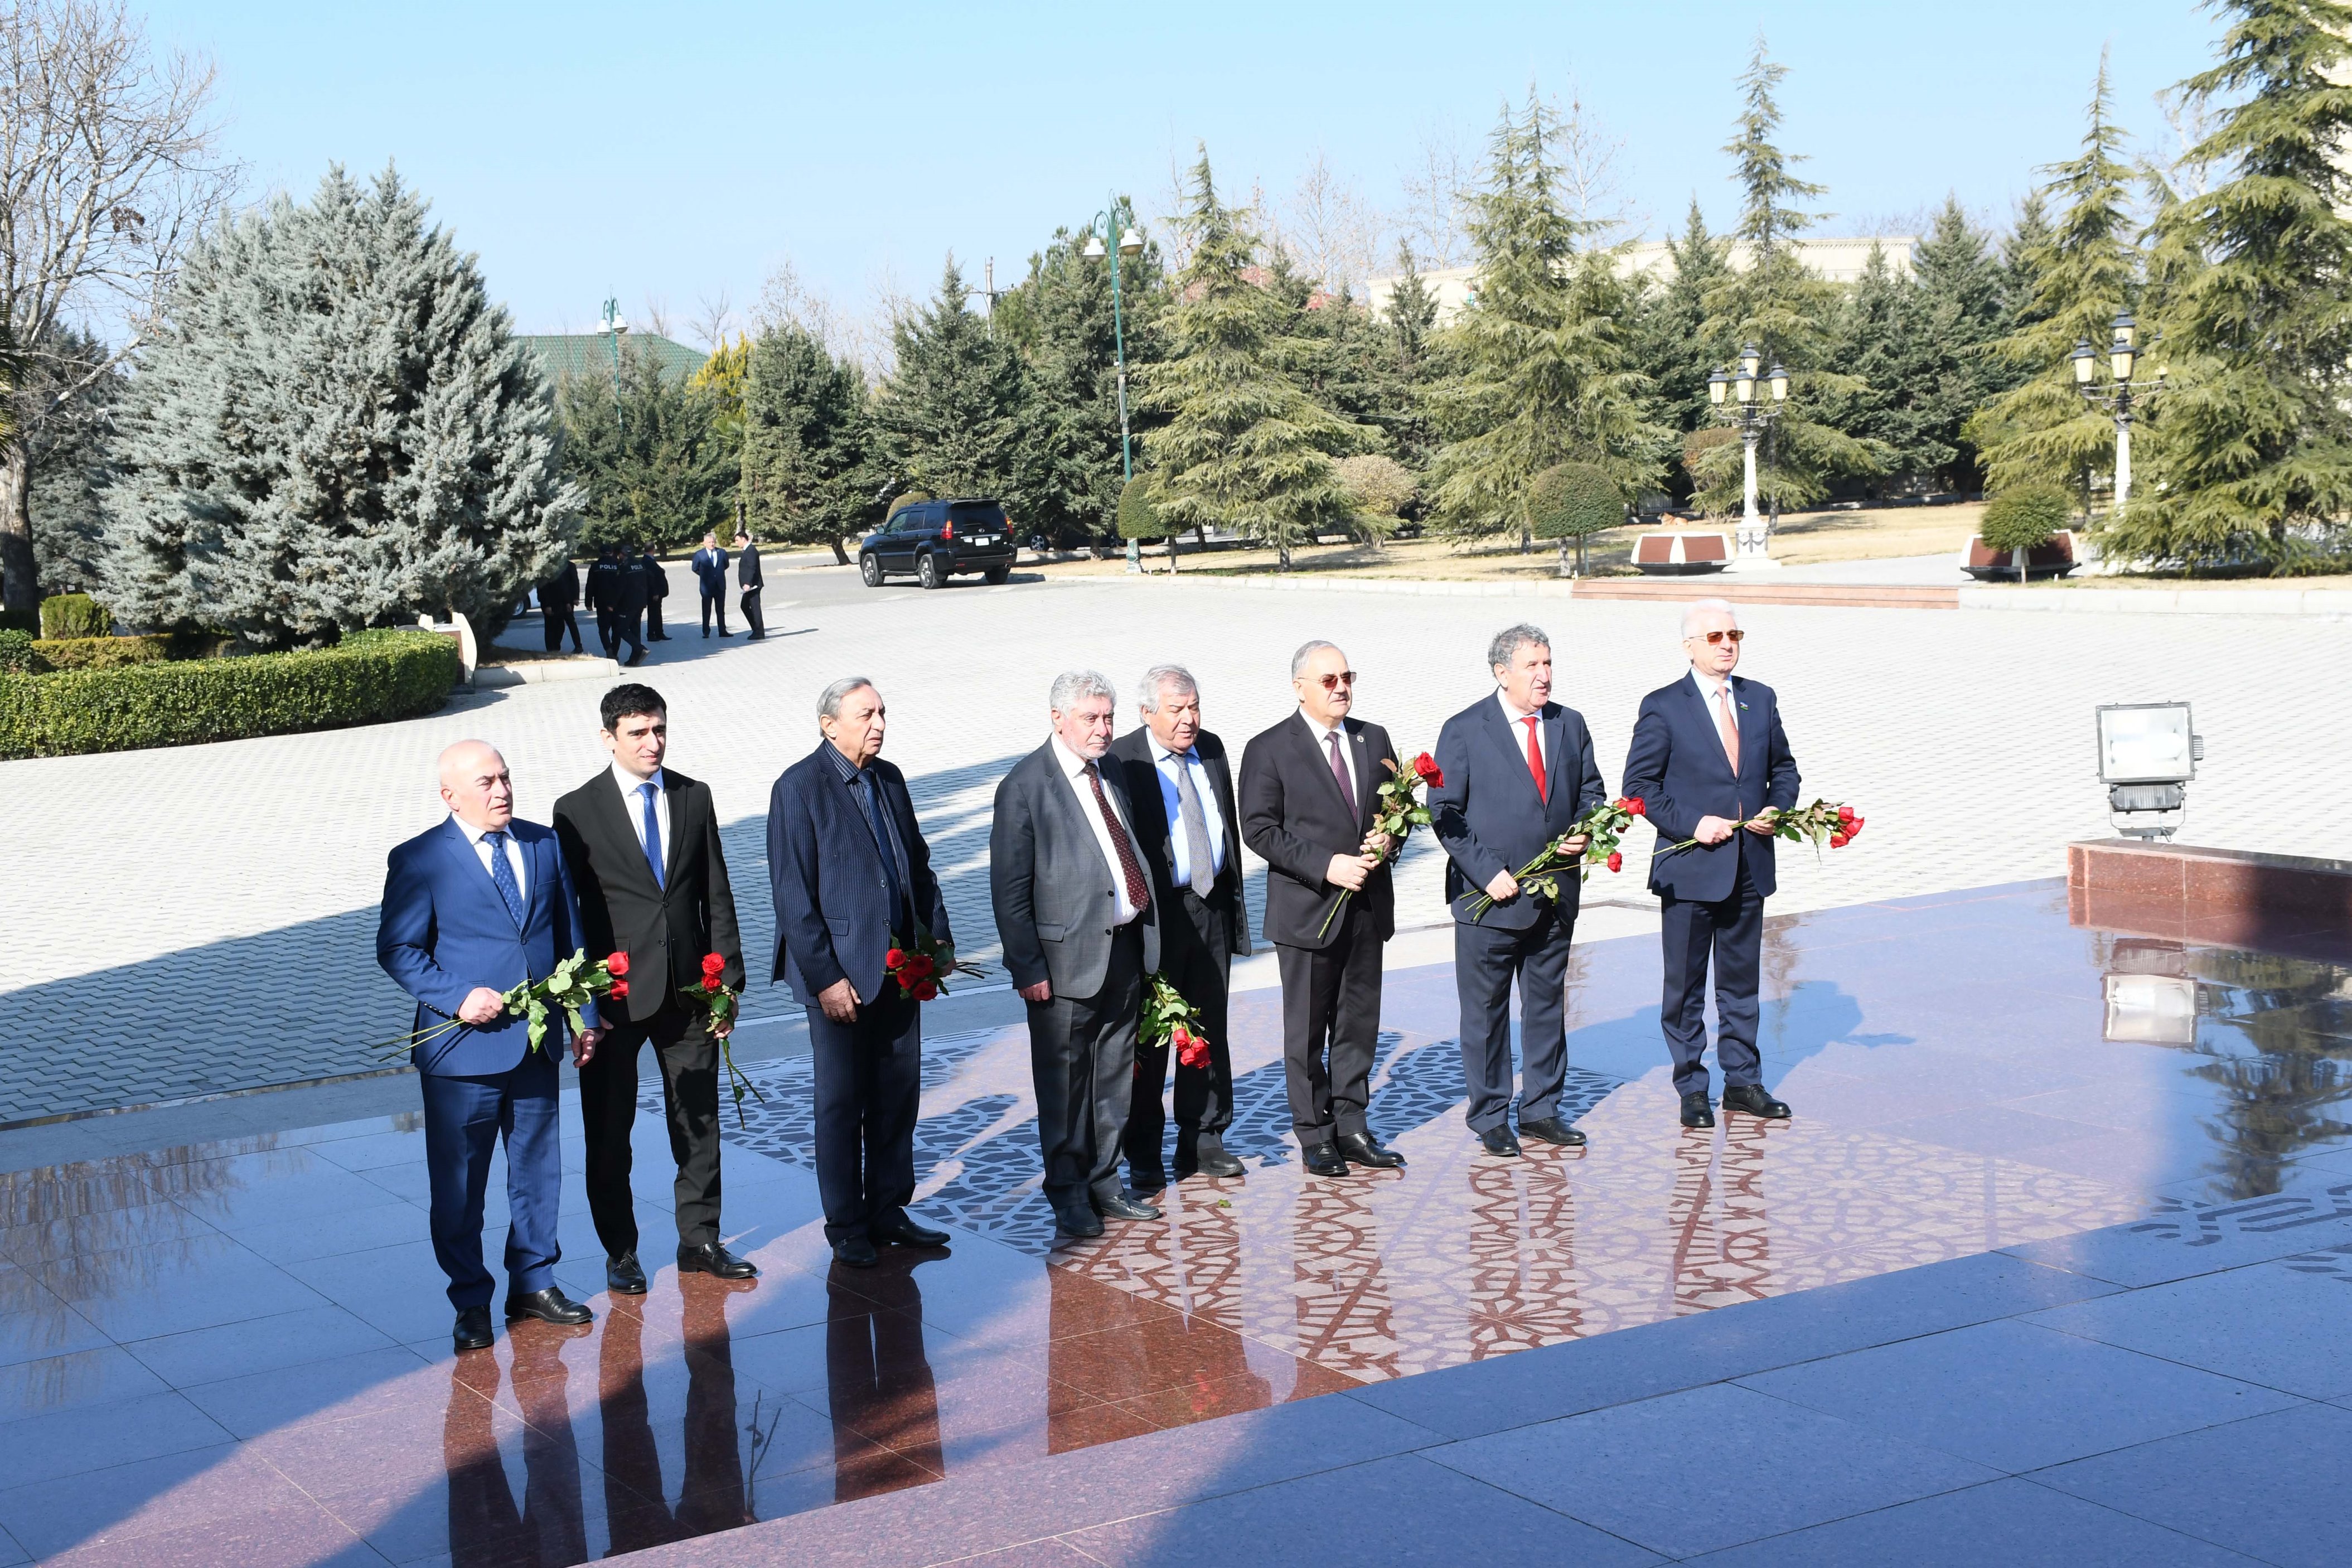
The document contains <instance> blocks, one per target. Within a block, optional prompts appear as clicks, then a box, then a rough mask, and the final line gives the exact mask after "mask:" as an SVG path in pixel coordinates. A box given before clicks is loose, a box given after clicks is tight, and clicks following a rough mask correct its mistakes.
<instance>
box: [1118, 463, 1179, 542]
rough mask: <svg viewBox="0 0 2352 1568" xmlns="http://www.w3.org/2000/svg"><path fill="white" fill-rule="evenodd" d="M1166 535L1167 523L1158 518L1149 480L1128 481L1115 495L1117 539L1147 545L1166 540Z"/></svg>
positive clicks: (1146, 476)
mask: <svg viewBox="0 0 2352 1568" xmlns="http://www.w3.org/2000/svg"><path fill="white" fill-rule="evenodd" d="M1168 534H1169V527H1168V521H1167V519H1165V518H1163V517H1161V516H1160V503H1159V500H1158V498H1157V497H1156V495H1155V494H1154V490H1153V486H1152V482H1151V476H1150V474H1138V475H1136V476H1135V478H1133V479H1129V480H1128V481H1127V484H1126V486H1125V488H1124V489H1121V490H1120V491H1119V492H1118V536H1119V537H1120V538H1121V539H1132V540H1134V541H1135V542H1138V543H1139V544H1148V543H1150V542H1152V541H1153V540H1158V539H1165V538H1167V537H1168Z"/></svg>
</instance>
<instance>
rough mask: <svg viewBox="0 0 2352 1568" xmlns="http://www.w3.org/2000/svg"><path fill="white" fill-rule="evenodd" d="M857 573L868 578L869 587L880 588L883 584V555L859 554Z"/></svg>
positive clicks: (867, 584)
mask: <svg viewBox="0 0 2352 1568" xmlns="http://www.w3.org/2000/svg"><path fill="white" fill-rule="evenodd" d="M857 574H858V575H859V576H860V577H863V578H865V579H866V586H867V587H869V588H879V587H880V586H881V585H882V559H881V557H880V556H878V555H873V554H866V555H861V556H859V557H858V558H857Z"/></svg>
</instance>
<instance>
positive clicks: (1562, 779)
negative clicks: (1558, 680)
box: [1543, 702, 1578, 811]
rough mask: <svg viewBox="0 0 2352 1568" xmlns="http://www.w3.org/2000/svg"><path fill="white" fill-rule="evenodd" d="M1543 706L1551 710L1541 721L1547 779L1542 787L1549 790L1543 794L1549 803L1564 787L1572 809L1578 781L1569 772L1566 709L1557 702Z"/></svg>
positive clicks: (1574, 804)
mask: <svg viewBox="0 0 2352 1568" xmlns="http://www.w3.org/2000/svg"><path fill="white" fill-rule="evenodd" d="M1545 706H1546V707H1548V708H1549V709H1550V710H1551V711H1550V712H1549V713H1547V714H1545V715H1544V721H1543V732H1544V776H1545V778H1546V780H1547V781H1548V782H1547V783H1546V784H1545V786H1544V787H1545V788H1546V789H1547V790H1548V791H1549V794H1548V795H1546V796H1545V800H1546V803H1547V805H1549V802H1550V801H1551V800H1552V799H1553V798H1554V797H1557V796H1558V795H1559V792H1560V791H1561V789H1563V788H1565V789H1566V790H1567V791H1568V793H1569V796H1570V799H1569V803H1568V804H1569V808H1570V811H1573V810H1574V809H1575V807H1576V800H1575V795H1576V785H1577V782H1578V781H1577V780H1576V779H1575V778H1574V777H1573V776H1571V775H1570V773H1569V765H1570V764H1569V758H1568V710H1567V709H1565V708H1563V707H1561V706H1560V705H1559V703H1557V702H1551V703H1547V704H1545Z"/></svg>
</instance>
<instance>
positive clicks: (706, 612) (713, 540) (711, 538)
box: [690, 533, 728, 637]
mask: <svg viewBox="0 0 2352 1568" xmlns="http://www.w3.org/2000/svg"><path fill="white" fill-rule="evenodd" d="M690 564H691V565H692V566H693V567H694V574H695V576H696V578H698V580H699V581H700V582H701V584H702V635H703V636H704V637H709V635H710V617H711V616H712V614H713V613H716V614H717V615H718V616H719V636H720V637H726V636H727V635H728V631H727V552H725V551H724V550H721V549H719V535H717V534H716V533H706V534H704V535H703V536H702V548H701V549H699V550H698V551H696V552H694V559H693V561H692V562H691V563H690Z"/></svg>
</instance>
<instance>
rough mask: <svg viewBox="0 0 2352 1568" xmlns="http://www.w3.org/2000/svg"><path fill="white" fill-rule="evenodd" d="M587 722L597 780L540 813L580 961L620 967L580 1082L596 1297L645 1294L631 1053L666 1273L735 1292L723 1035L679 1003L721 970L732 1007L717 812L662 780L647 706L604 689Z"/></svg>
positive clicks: (740, 1263) (732, 931)
mask: <svg viewBox="0 0 2352 1568" xmlns="http://www.w3.org/2000/svg"><path fill="white" fill-rule="evenodd" d="M598 716H599V719H600V721H602V724H603V729H602V731H600V735H599V738H600V739H601V740H603V742H604V748H605V750H607V751H608V752H612V754H613V763H612V765H611V766H610V767H606V768H600V769H598V770H597V772H596V776H595V777H593V778H592V779H590V780H589V781H588V782H587V783H586V784H582V785H581V786H580V787H579V788H578V789H575V790H573V791H572V793H571V794H570V795H565V796H564V797H563V798H562V800H559V801H557V802H556V803H555V836H556V838H557V840H558V841H559V842H560V843H561V844H562V846H563V859H564V864H565V865H566V866H567V867H569V868H571V872H572V885H573V887H575V888H576V889H578V890H579V894H580V921H581V925H582V927H583V929H584V930H585V931H586V932H587V946H588V949H589V951H590V952H597V953H604V952H627V953H628V955H629V972H628V974H627V976H626V978H627V981H628V985H629V991H628V994H627V996H626V997H625V998H621V999H617V1000H614V999H608V1000H607V1001H606V1003H605V1006H604V1010H605V1013H606V1020H605V1021H606V1022H607V1023H608V1024H609V1025H610V1026H611V1032H610V1033H609V1034H608V1035H607V1037H605V1039H604V1042H603V1048H602V1049H601V1050H599V1051H598V1052H597V1054H596V1057H595V1058H594V1059H593V1061H591V1062H590V1063H589V1064H588V1065H587V1066H586V1067H584V1068H582V1069H581V1076H580V1119H581V1121H582V1122H583V1124H584V1126H585V1128H586V1131H587V1142H588V1147H587V1178H588V1209H589V1213H590V1214H591V1215H593V1217H594V1219H595V1222H596V1237H597V1239H598V1240H599V1241H602V1242H603V1243H604V1282H605V1284H606V1285H607V1286H609V1287H610V1288H611V1289H614V1290H615V1291H617V1292H619V1293H621V1294H622V1295H638V1296H641V1295H643V1294H645V1289H646V1273H645V1269H644V1268H643V1266H641V1265H640V1264H639V1263H638V1261H637V1217H636V1205H635V1198H634V1196H633V1195H632V1194H631V1193H630V1190H629V1173H630V1169H631V1166H632V1164H633V1159H632V1155H631V1151H630V1148H629V1131H630V1128H631V1126H632V1125H633V1123H634V1122H635V1120H636V1114H637V1047H639V1046H642V1045H644V1044H646V1042H647V1041H650V1042H652V1044H653V1047H654V1056H655V1058H656V1061H657V1062H658V1064H659V1066H660V1068H661V1078H662V1089H663V1096H664V1106H665V1110H666V1113H667V1121H668V1122H669V1147H670V1153H671V1154H672V1156H673V1157H674V1158H675V1159H676V1160H677V1183H676V1184H675V1186H674V1188H673V1189H672V1190H673V1193H674V1194H675V1197H676V1201H677V1266H678V1268H679V1270H680V1271H681V1272H684V1273H689V1274H696V1273H698V1274H715V1275H717V1276H719V1278H720V1279H750V1278H751V1276H752V1275H754V1274H756V1273H758V1272H759V1270H758V1269H757V1268H753V1267H752V1266H751V1264H750V1263H748V1262H746V1261H744V1260H743V1259H742V1258H738V1257H736V1256H735V1255H734V1254H733V1253H731V1252H730V1251H728V1250H727V1248H726V1247H725V1246H723V1245H722V1244H721V1243H720V1241H719V1041H720V1040H721V1039H723V1038H724V1037H726V1036H727V1034H728V1033H729V1032H730V1030H732V1029H733V1028H734V1026H735V1020H734V1018H733V1017H732V1016H729V1017H727V1018H725V1019H723V1020H721V1021H720V1022H719V1024H718V1025H717V1026H715V1027H714V1026H712V1025H711V1024H710V1022H709V1019H710V1014H709V1009H708V1007H706V1006H705V1005H703V1004H702V1003H701V1002H700V1001H699V1000H698V998H696V997H694V996H692V995H689V993H690V992H694V991H697V990H698V989H699V988H700V986H701V984H702V976H703V967H702V961H703V955H704V954H706V953H712V952H715V953H717V954H719V957H720V958H721V959H722V960H724V961H725V967H724V968H723V969H721V970H720V971H719V981H720V983H721V984H724V985H726V986H728V987H730V989H732V990H735V991H737V992H738V993H740V991H741V990H742V986H743V945H742V941H741V938H740V936H739V935H738V934H737V930H736V924H735V890H734V888H733V886H732V885H731V884H730V882H729V881H728V879H727V857H726V854H725V852H724V851H723V850H722V849H721V848H720V847H719V812H718V808H717V806H716V805H714V804H713V802H712V800H711V795H710V786H709V785H708V784H702V783H700V782H699V781H698V780H695V779H690V778H688V777H687V776H686V775H685V774H684V773H678V772H677V771H676V770H675V769H673V768H670V767H668V766H666V765H665V759H666V758H667V754H668V750H669V710H668V707H667V704H666V703H664V702H663V701H662V697H661V693H660V692H658V691H656V690H655V689H653V688H652V687H650V686H639V685H636V684H635V683H634V682H632V683H630V684H628V685H624V686H616V687H614V688H613V689H612V690H610V691H608V692H606V693H605V694H604V704H603V706H602V708H601V710H600V711H599V715H598Z"/></svg>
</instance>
